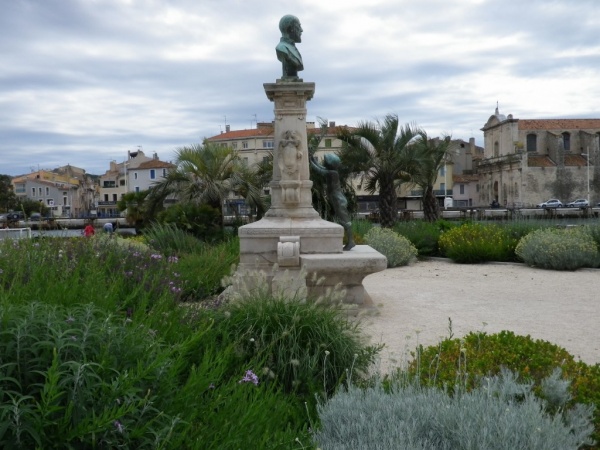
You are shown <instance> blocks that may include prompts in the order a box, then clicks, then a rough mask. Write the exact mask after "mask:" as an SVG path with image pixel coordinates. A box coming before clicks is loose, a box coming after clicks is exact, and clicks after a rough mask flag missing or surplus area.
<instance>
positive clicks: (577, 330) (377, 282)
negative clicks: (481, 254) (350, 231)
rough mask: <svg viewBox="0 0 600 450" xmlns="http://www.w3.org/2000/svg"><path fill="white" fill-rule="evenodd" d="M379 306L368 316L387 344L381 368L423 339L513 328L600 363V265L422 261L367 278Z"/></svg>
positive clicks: (369, 327)
mask: <svg viewBox="0 0 600 450" xmlns="http://www.w3.org/2000/svg"><path fill="white" fill-rule="evenodd" d="M363 284H364V286H365V288H366V290H367V292H368V293H369V295H370V296H371V299H372V300H373V303H374V304H375V306H376V310H375V311H373V312H371V313H366V314H365V315H364V316H363V328H364V330H365V332H366V334H367V335H369V336H370V338H371V341H372V342H383V343H385V344H386V347H385V348H384V350H383V352H382V354H381V358H382V361H381V366H380V370H381V371H383V372H385V371H386V370H387V369H388V368H389V367H397V366H400V365H403V364H404V363H406V361H407V359H410V357H409V356H407V355H408V354H409V352H410V351H411V350H414V348H415V347H416V345H417V344H423V345H424V346H428V345H434V344H437V343H438V342H439V341H440V340H441V339H443V338H446V337H448V335H449V318H450V319H451V320H452V332H453V333H454V337H457V338H460V337H461V336H464V335H465V334H467V333H468V332H470V331H480V330H483V331H485V332H487V333H496V332H499V331H502V330H510V331H513V332H515V333H516V334H521V335H530V336H531V337H532V338H534V339H543V340H547V341H550V342H552V343H554V344H557V345H560V346H561V347H564V348H565V349H567V350H568V351H569V352H570V353H571V354H572V355H574V356H575V357H576V358H578V359H581V360H582V361H585V362H587V363H591V364H595V363H600V270H598V269H580V270H577V271H575V272H562V271H551V270H542V269H535V268H531V267H527V266H525V265H522V264H504V263H491V264H473V265H464V264H455V263H453V262H451V261H449V260H442V259H431V260H426V261H418V262H416V263H414V264H412V265H410V266H406V267H399V268H395V269H387V270H385V271H383V272H379V273H376V274H373V275H369V276H368V277H366V278H365V280H364V283H363Z"/></svg>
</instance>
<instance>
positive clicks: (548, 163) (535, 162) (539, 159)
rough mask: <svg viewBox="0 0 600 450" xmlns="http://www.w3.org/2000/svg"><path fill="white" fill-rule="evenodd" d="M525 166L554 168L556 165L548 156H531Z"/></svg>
mask: <svg viewBox="0 0 600 450" xmlns="http://www.w3.org/2000/svg"><path fill="white" fill-rule="evenodd" d="M527 165H528V166H529V167H554V166H556V164H555V163H554V161H552V160H551V159H550V158H549V157H548V156H532V155H529V156H528V157H527Z"/></svg>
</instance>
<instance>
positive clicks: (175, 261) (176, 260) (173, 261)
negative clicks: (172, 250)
mask: <svg viewBox="0 0 600 450" xmlns="http://www.w3.org/2000/svg"><path fill="white" fill-rule="evenodd" d="M167 261H169V262H170V263H177V262H179V258H178V257H177V256H169V259H168V260H167Z"/></svg>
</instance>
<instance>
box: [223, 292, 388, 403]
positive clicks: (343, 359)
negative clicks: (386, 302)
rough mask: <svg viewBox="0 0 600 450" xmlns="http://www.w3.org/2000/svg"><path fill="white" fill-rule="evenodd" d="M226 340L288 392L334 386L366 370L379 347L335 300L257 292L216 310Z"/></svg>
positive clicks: (264, 374) (329, 388) (317, 390)
mask: <svg viewBox="0 0 600 450" xmlns="http://www.w3.org/2000/svg"><path fill="white" fill-rule="evenodd" d="M213 314H214V320H215V326H214V332H215V333H218V334H219V336H220V339H221V340H222V341H223V342H231V343H235V345H236V349H237V351H238V353H239V355H240V357H241V358H242V359H243V360H245V361H250V360H258V361H262V363H263V364H264V366H263V367H261V374H262V375H263V376H265V377H267V378H271V379H273V380H274V381H275V382H276V383H277V384H278V385H279V386H281V387H282V388H283V389H284V390H285V391H286V392H295V393H297V394H307V395H308V397H312V393H314V392H321V391H323V390H325V391H326V392H333V391H334V390H335V388H336V387H337V386H338V385H339V384H340V383H341V382H342V381H343V380H344V379H345V378H346V375H347V371H348V370H352V369H354V370H355V371H358V372H360V373H366V371H367V368H368V367H369V365H370V364H371V363H372V362H373V360H374V358H375V355H376V353H377V352H378V351H379V348H380V347H374V346H368V345H366V344H365V343H364V342H363V340H362V336H361V334H360V325H359V323H358V322H357V321H356V320H353V319H350V318H348V316H347V312H345V311H344V310H343V309H341V308H339V307H337V306H325V305H320V304H316V303H314V302H306V301H303V300H299V299H286V298H273V297H270V296H268V295H266V294H260V293H259V294H256V295H255V296H249V297H246V298H245V299H243V300H236V301H232V302H231V303H229V304H228V305H226V306H224V307H222V308H219V309H218V310H216V311H214V312H213Z"/></svg>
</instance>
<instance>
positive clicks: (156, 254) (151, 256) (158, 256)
mask: <svg viewBox="0 0 600 450" xmlns="http://www.w3.org/2000/svg"><path fill="white" fill-rule="evenodd" d="M150 258H152V259H162V255H159V254H158V253H152V254H151V255H150Z"/></svg>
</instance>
